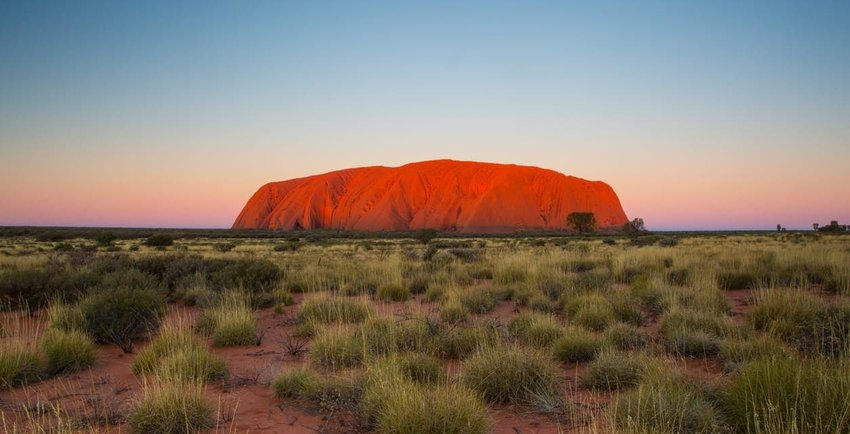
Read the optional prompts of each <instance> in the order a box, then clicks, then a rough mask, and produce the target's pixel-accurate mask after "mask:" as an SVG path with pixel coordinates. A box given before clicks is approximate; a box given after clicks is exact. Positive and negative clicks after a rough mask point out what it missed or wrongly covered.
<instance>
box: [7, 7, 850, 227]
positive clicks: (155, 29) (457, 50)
mask: <svg viewBox="0 0 850 434" xmlns="http://www.w3.org/2000/svg"><path fill="white" fill-rule="evenodd" d="M848 23H850V2H848V1H846V0H841V1H834V2H833V1H806V2H801V1H781V0H777V1H769V2H768V1H755V0H754V1H749V0H744V1H740V0H739V1H705V2H697V1H693V2H690V1H689V2H681V1H669V2H654V1H645V2H643V1H642V2H634V1H623V2H607V1H599V2H597V1H593V2H589V1H588V2H578V1H577V2H570V1H557V2H548V1H510V2H508V1H498V0H488V1H445V2H443V1H427V2H412V1H411V2H408V1H386V2H372V1H358V2H354V1H340V2H336V1H304V2H299V1H268V2H266V1H251V2H217V1H198V2H175V1H161V2H159V1H146V2H129V1H127V2H124V1H99V0H93V1H85V2H79V1H61V0H59V1H49V2H48V1H40V0H36V1H11V0H10V1H4V2H1V3H0V225H50V226H116V227H199V228H215V227H229V226H230V225H231V224H232V223H233V220H234V219H235V218H236V216H237V214H238V213H239V211H240V210H241V208H242V206H243V205H244V203H245V201H247V199H248V198H249V197H250V196H251V194H253V193H254V191H255V190H256V189H257V188H258V187H259V186H260V185H262V184H264V183H266V182H269V181H278V180H285V179H290V178H296V177H301V176H307V175H311V174H318V173H324V172H328V171H331V170H337V169H342V168H347V167H359V166H372V165H384V166H398V165H402V164H405V163H408V162H413V161H421V160H431V159H440V158H452V159H458V160H472V161H488V162H498V163H513V164H523V165H532V166H539V167H544V168H548V169H553V170H557V171H559V172H562V173H565V174H568V175H574V176H578V177H582V178H585V179H591V180H603V181H605V182H607V183H608V184H610V185H611V186H612V187H613V188H614V190H615V191H616V192H617V194H618V196H619V198H620V201H621V203H622V205H623V208H624V210H625V212H626V214H627V215H628V216H629V217H630V218H635V217H642V218H643V219H644V220H645V221H646V224H647V226H648V227H649V228H650V229H667V230H675V229H707V230H711V229H774V228H775V227H776V224H782V225H783V226H786V227H788V228H790V229H806V228H811V224H812V223H813V222H821V223H827V222H828V221H830V220H839V221H842V222H848V221H850V25H848Z"/></svg>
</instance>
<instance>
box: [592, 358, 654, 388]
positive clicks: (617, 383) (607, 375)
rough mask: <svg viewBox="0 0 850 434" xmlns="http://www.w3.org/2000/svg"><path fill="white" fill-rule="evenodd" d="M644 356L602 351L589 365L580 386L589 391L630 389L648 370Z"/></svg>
mask: <svg viewBox="0 0 850 434" xmlns="http://www.w3.org/2000/svg"><path fill="white" fill-rule="evenodd" d="M649 366H650V363H649V361H648V360H647V358H646V356H643V355H641V354H636V353H627V352H620V351H603V352H601V353H599V355H598V356H597V357H596V359H595V360H594V361H593V362H591V363H590V365H588V367H587V372H585V374H584V376H583V377H582V384H584V385H585V386H586V387H589V388H591V389H598V390H617V389H624V388H627V387H632V386H634V385H636V384H638V382H639V381H640V380H641V378H642V377H643V375H644V373H645V372H646V371H647V369H648V368H649Z"/></svg>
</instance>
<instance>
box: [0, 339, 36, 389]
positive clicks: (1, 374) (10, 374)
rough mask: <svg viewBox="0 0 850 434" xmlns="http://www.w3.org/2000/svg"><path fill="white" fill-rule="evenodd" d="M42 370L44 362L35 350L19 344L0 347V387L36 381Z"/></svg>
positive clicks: (4, 387) (5, 387)
mask: <svg viewBox="0 0 850 434" xmlns="http://www.w3.org/2000/svg"><path fill="white" fill-rule="evenodd" d="M43 371H44V364H43V362H42V361H41V357H40V356H39V355H38V353H37V352H36V351H33V350H30V349H28V348H26V347H25V346H23V345H19V344H14V345H4V346H3V347H2V348H0V389H7V388H12V387H16V386H20V385H24V384H27V383H31V382H33V381H38V380H39V379H40V378H41V375H42V372H43Z"/></svg>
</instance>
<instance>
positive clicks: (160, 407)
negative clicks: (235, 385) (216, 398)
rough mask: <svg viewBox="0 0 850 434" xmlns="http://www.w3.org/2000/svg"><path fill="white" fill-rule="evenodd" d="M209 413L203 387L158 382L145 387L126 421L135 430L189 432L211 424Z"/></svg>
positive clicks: (153, 433)
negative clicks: (142, 394)
mask: <svg viewBox="0 0 850 434" xmlns="http://www.w3.org/2000/svg"><path fill="white" fill-rule="evenodd" d="M212 413H213V411H212V408H211V407H210V406H209V405H207V403H206V401H204V393H203V386H201V385H196V384H188V385H187V384H172V383H161V384H157V385H147V386H146V387H145V390H144V396H143V397H142V398H141V399H140V400H139V401H138V402H137V403H135V404H134V405H133V407H132V408H131V409H130V414H129V415H128V417H127V422H128V423H129V424H130V428H131V430H132V431H133V432H136V433H144V434H149V433H150V434H191V433H195V432H198V431H200V430H202V429H205V428H210V427H212V426H213V419H212Z"/></svg>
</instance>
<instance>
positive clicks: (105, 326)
mask: <svg viewBox="0 0 850 434" xmlns="http://www.w3.org/2000/svg"><path fill="white" fill-rule="evenodd" d="M163 300H164V297H163V295H162V294H161V293H160V292H158V291H155V290H151V289H139V290H136V289H130V288H116V289H112V290H100V291H97V292H94V293H92V294H91V295H89V296H88V297H86V298H85V299H84V300H82V301H81V302H80V310H81V311H82V314H83V317H84V318H85V322H86V333H87V334H88V335H89V336H91V337H92V338H93V339H94V340H95V341H97V342H103V343H112V344H115V345H118V347H120V348H121V349H122V350H124V352H127V353H129V352H131V351H132V349H133V340H134V339H137V338H139V337H142V336H145V335H147V334H150V333H152V332H153V331H155V330H156V329H157V328H158V327H159V322H160V320H161V318H162V316H163V315H164V313H165V303H164V302H163Z"/></svg>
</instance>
